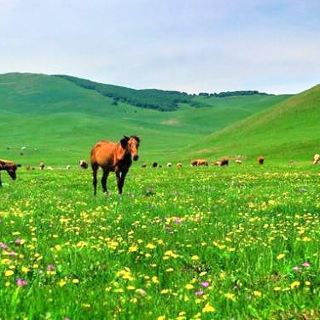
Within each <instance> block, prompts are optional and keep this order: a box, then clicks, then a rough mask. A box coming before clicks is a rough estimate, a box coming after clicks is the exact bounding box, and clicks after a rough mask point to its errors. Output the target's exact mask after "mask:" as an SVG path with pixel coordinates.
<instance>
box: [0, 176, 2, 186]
mask: <svg viewBox="0 0 320 320" xmlns="http://www.w3.org/2000/svg"><path fill="white" fill-rule="evenodd" d="M0 187H2V181H1V173H0Z"/></svg>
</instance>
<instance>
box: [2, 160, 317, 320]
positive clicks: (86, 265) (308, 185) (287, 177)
mask: <svg viewBox="0 0 320 320" xmlns="http://www.w3.org/2000/svg"><path fill="white" fill-rule="evenodd" d="M319 179H320V176H319V170H318V168H317V167H316V166H311V165H307V166H300V167H289V166H271V165H265V166H262V167H261V166H259V167H258V166H257V165H249V164H246V165H242V166H236V165H235V164H232V165H231V166H230V167H229V168H218V167H208V168H190V167H184V168H182V169H180V170H178V169H176V168H171V169H167V168H163V169H155V170H152V169H141V168H139V167H138V166H134V167H133V168H132V170H131V171H130V172H129V175H128V178H127V181H126V185H125V191H124V195H123V196H122V197H119V196H118V195H117V194H116V186H115V177H114V176H110V178H109V190H110V196H109V197H107V198H106V197H105V196H104V195H103V194H102V193H101V189H100V190H99V191H100V192H99V193H98V195H97V197H96V198H94V197H93V195H92V186H91V172H90V171H89V170H86V171H80V170H79V169H73V170H70V171H68V170H56V171H52V172H50V171H47V172H45V171H44V172H41V171H39V170H35V171H25V170H24V169H22V168H21V169H20V171H19V172H18V179H17V180H16V181H15V182H12V181H9V177H8V176H7V175H6V174H3V175H2V180H3V182H4V187H3V188H2V190H1V204H0V235H1V237H0V242H1V244H0V253H1V263H0V274H1V277H0V287H1V291H0V310H1V311H0V319H5V320H7V319H180V320H183V319H319V317H320V313H319V310H320V309H319V308H320V304H319V301H320V299H319V298H320V296H319V293H320V276H319V267H320V261H319V246H320V242H319V239H320V237H319V236H320V234H319V233H320V220H319V210H320V196H319Z"/></svg>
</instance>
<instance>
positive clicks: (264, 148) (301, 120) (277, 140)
mask: <svg viewBox="0 0 320 320" xmlns="http://www.w3.org/2000/svg"><path fill="white" fill-rule="evenodd" d="M319 123H320V85H317V86H315V87H313V88H311V89H309V90H307V91H304V92H302V93H301V94H298V95H296V96H293V97H291V98H289V99H287V100H285V101H283V102H281V103H279V104H277V105H275V106H274V107H272V108H269V109H267V110H265V111H262V112H260V113H257V114H255V115H253V116H250V117H248V118H246V119H245V120H242V121H239V122H237V123H235V124H233V125H231V126H228V127H226V128H224V129H223V130H220V131H219V132H217V133H214V134H211V135H209V136H207V137H206V138H204V139H202V141H201V142H199V143H197V147H198V151H197V152H198V154H205V155H207V156H213V157H216V158H219V157H221V156H225V155H228V156H236V155H244V156H247V157H248V158H251V159H252V158H255V157H256V156H258V155H260V154H263V155H265V156H266V158H269V159H270V160H277V161H282V162H285V163H287V162H288V161H295V160H298V161H301V160H303V161H309V162H310V161H311V158H312V156H313V154H314V153H319V152H320V129H319ZM192 152H193V151H192ZM190 153H191V152H190Z"/></svg>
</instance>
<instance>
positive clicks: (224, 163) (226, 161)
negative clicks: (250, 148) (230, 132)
mask: <svg viewBox="0 0 320 320" xmlns="http://www.w3.org/2000/svg"><path fill="white" fill-rule="evenodd" d="M228 165H229V159H226V158H223V159H221V160H220V167H227V166H228Z"/></svg>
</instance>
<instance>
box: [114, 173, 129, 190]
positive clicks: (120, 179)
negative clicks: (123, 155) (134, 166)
mask: <svg viewBox="0 0 320 320" xmlns="http://www.w3.org/2000/svg"><path fill="white" fill-rule="evenodd" d="M127 173H128V170H122V171H121V172H120V171H119V173H118V174H117V173H116V175H117V182H118V192H119V194H122V189H123V185H124V180H125V178H126V175H127Z"/></svg>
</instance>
